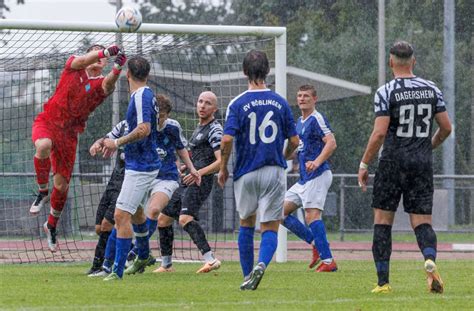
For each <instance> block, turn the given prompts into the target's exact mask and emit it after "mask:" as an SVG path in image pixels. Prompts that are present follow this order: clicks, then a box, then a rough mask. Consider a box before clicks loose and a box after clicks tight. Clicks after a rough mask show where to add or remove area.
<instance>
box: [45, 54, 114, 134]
mask: <svg viewBox="0 0 474 311" xmlns="http://www.w3.org/2000/svg"><path fill="white" fill-rule="evenodd" d="M73 59H74V56H71V57H69V59H68V60H67V62H66V66H65V67H64V70H63V72H62V74H61V77H60V78H59V83H58V86H57V88H56V92H55V93H54V94H53V96H52V97H51V98H50V99H49V100H48V102H47V103H46V104H45V105H44V112H42V113H41V114H40V115H38V119H42V120H44V121H46V122H48V123H49V124H52V125H54V126H56V127H59V128H61V129H64V130H72V131H74V132H75V133H82V132H83V131H84V128H85V127H86V121H87V118H88V117H89V115H90V114H91V112H92V111H94V110H95V108H97V106H99V105H100V104H101V103H102V102H103V101H104V99H105V98H106V97H107V95H106V94H105V93H104V90H103V88H102V81H103V80H104V77H103V76H98V77H89V76H88V75H87V72H86V70H85V69H80V70H74V69H72V68H71V63H72V61H73Z"/></svg>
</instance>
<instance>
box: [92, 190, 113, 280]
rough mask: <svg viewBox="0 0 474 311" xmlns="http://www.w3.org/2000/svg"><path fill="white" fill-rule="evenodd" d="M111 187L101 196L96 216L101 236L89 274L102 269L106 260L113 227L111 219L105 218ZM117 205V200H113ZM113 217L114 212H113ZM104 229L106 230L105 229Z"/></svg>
mask: <svg viewBox="0 0 474 311" xmlns="http://www.w3.org/2000/svg"><path fill="white" fill-rule="evenodd" d="M110 194H111V189H110V188H109V187H108V186H107V188H106V189H105V191H104V193H103V194H102V197H101V198H100V202H99V206H98V207H97V213H96V217H95V232H96V234H97V235H98V236H99V239H98V241H97V244H96V247H95V253H94V259H93V261H92V267H91V268H90V269H89V271H88V272H87V275H91V274H95V273H97V272H99V271H100V270H102V265H103V262H104V253H105V247H106V245H107V240H108V238H109V235H110V232H111V231H112V229H113V224H112V223H110V221H108V220H106V219H105V214H106V212H107V207H108V205H109V204H111V202H110V196H111V195H110ZM113 204H114V206H115V201H114V202H113ZM112 219H113V214H112ZM102 229H104V230H105V231H103V230H102Z"/></svg>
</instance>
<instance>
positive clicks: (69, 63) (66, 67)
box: [64, 55, 76, 71]
mask: <svg viewBox="0 0 474 311" xmlns="http://www.w3.org/2000/svg"><path fill="white" fill-rule="evenodd" d="M74 58H76V56H75V55H71V56H69V58H68V59H67V61H66V65H64V69H65V70H67V71H73V70H74V69H72V68H71V64H72V61H73V60H74Z"/></svg>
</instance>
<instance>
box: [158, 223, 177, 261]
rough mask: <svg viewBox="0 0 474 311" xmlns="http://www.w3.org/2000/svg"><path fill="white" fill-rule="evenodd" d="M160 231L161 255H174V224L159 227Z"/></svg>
mask: <svg viewBox="0 0 474 311" xmlns="http://www.w3.org/2000/svg"><path fill="white" fill-rule="evenodd" d="M158 233H159V234H160V250H161V256H171V255H173V240H174V231H173V226H168V227H158Z"/></svg>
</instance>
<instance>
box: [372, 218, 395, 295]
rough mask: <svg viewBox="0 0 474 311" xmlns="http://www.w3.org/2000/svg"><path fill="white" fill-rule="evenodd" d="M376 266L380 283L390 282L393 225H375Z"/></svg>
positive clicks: (373, 250)
mask: <svg viewBox="0 0 474 311" xmlns="http://www.w3.org/2000/svg"><path fill="white" fill-rule="evenodd" d="M372 254H373V256H374V262H375V268H376V269H377V277H378V285H379V286H383V285H384V284H387V283H389V278H388V276H389V270H390V255H392V226H390V225H374V240H373V244H372Z"/></svg>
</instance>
